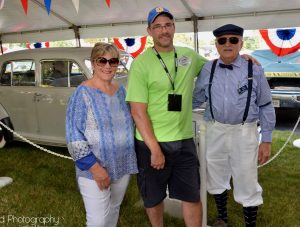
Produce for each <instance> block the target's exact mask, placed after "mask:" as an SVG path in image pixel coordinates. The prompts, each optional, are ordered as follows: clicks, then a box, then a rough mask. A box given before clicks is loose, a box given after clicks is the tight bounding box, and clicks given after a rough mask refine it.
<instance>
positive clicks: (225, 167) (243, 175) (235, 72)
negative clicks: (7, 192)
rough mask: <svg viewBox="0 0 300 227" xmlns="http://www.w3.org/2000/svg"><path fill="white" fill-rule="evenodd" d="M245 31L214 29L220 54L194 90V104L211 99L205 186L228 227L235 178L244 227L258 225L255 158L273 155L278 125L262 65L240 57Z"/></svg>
mask: <svg viewBox="0 0 300 227" xmlns="http://www.w3.org/2000/svg"><path fill="white" fill-rule="evenodd" d="M243 31H244V30H243V28H241V27H239V26H236V25H233V24H227V25H224V26H222V27H220V28H217V29H216V30H214V31H213V34H214V35H215V37H216V47H217V50H218V52H219V54H220V58H219V59H216V60H214V61H210V62H208V63H206V65H205V66H204V67H203V69H202V71H201V74H200V76H199V77H198V79H197V81H196V86H195V90H194V94H193V108H197V107H199V106H200V105H201V104H202V103H204V102H207V105H206V109H205V114H204V119H205V120H206V121H207V131H206V144H207V151H206V159H207V190H208V192H209V193H211V194H213V195H214V197H215V201H216V204H217V208H218V218H217V221H216V222H215V224H214V226H227V222H228V217H227V190H229V189H230V179H231V177H232V179H233V187H234V192H233V194H234V199H235V201H236V202H238V203H240V204H242V206H243V210H244V216H245V222H246V226H247V227H250V226H251V227H253V226H255V224H256V215H257V208H258V206H259V205H261V204H262V203H263V199H262V188H261V186H260V185H259V183H258V180H257V161H258V162H259V163H260V164H263V163H265V162H266V161H267V160H268V159H269V157H270V153H271V142H272V130H273V129H274V127H275V111H274V107H273V106H272V97H271V92H270V87H269V85H268V82H267V80H266V78H265V76H264V72H263V69H262V68H261V67H260V66H257V65H252V63H251V62H248V61H246V60H245V59H243V58H242V57H241V56H240V55H239V52H240V50H241V48H242V46H243V40H242V37H243ZM258 121H259V122H260V125H261V132H262V142H261V144H259V141H258V132H257V122H258Z"/></svg>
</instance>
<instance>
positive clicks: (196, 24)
mask: <svg viewBox="0 0 300 227" xmlns="http://www.w3.org/2000/svg"><path fill="white" fill-rule="evenodd" d="M192 21H193V27H194V47H195V51H196V52H197V53H199V41H198V17H197V16H196V15H194V16H192Z"/></svg>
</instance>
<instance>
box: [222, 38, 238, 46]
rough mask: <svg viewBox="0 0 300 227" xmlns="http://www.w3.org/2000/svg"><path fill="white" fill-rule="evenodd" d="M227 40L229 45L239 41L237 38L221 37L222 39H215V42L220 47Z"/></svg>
mask: <svg viewBox="0 0 300 227" xmlns="http://www.w3.org/2000/svg"><path fill="white" fill-rule="evenodd" d="M227 40H228V41H229V43H231V44H237V43H238V42H239V41H240V39H239V38H238V37H229V38H226V37H222V38H219V39H217V42H218V44H220V45H224V44H225V43H226V42H227Z"/></svg>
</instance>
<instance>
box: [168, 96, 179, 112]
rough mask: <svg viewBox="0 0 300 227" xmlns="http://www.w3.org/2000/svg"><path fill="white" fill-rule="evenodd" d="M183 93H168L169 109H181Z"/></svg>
mask: <svg viewBox="0 0 300 227" xmlns="http://www.w3.org/2000/svg"><path fill="white" fill-rule="evenodd" d="M181 103H182V95H176V94H169V95H168V111H178V112H180V111H181Z"/></svg>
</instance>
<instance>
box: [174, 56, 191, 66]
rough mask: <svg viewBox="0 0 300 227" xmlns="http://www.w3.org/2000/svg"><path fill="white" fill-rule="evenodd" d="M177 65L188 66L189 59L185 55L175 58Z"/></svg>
mask: <svg viewBox="0 0 300 227" xmlns="http://www.w3.org/2000/svg"><path fill="white" fill-rule="evenodd" d="M177 63H178V66H188V65H190V64H191V60H190V59H189V58H188V57H187V56H182V57H180V58H178V60H177Z"/></svg>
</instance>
